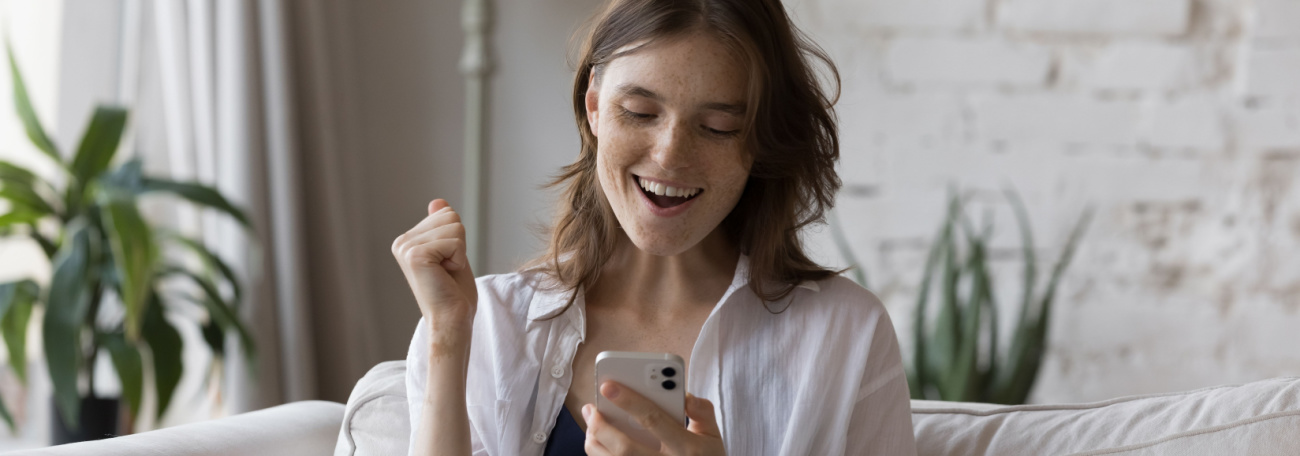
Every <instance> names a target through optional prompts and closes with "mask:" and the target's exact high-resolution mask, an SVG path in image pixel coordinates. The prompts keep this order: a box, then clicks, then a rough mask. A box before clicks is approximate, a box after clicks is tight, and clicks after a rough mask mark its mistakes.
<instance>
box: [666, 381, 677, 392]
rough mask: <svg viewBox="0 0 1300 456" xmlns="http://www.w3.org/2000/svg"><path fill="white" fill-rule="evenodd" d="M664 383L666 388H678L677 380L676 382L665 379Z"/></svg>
mask: <svg viewBox="0 0 1300 456" xmlns="http://www.w3.org/2000/svg"><path fill="white" fill-rule="evenodd" d="M663 385H664V389H666V390H671V389H674V388H677V382H674V381H672V380H664V382H663Z"/></svg>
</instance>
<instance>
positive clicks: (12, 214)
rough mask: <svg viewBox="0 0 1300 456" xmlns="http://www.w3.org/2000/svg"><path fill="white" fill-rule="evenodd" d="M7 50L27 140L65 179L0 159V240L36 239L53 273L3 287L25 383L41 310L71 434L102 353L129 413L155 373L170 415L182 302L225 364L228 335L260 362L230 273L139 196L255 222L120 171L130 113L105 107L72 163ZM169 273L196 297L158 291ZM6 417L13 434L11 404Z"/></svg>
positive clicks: (190, 192)
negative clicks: (82, 382)
mask: <svg viewBox="0 0 1300 456" xmlns="http://www.w3.org/2000/svg"><path fill="white" fill-rule="evenodd" d="M8 50H9V66H10V71H11V73H12V79H13V95H14V101H15V104H16V108H17V111H18V117H19V118H20V119H21V120H22V123H23V126H24V127H25V129H26V133H27V137H28V138H29V139H30V140H31V141H32V143H34V144H35V146H36V148H37V149H38V150H39V151H40V152H41V153H42V155H44V156H45V159H48V160H50V161H52V162H53V163H55V164H56V165H57V169H58V173H59V176H58V179H55V180H53V181H47V180H46V179H45V178H43V177H41V176H39V175H37V174H36V173H33V172H32V171H30V170H28V169H26V168H24V167H22V166H19V165H17V164H14V163H11V162H8V161H3V160H0V200H4V201H6V202H7V203H8V209H7V211H6V212H0V236H26V237H29V238H31V239H33V240H35V241H36V243H37V244H39V245H40V247H41V249H42V250H43V251H44V253H45V255H46V257H48V259H49V261H50V263H51V265H52V270H53V276H52V277H51V279H50V281H49V284H48V285H47V286H44V287H42V286H41V285H39V284H38V283H37V282H35V281H33V280H19V281H14V282H7V283H3V284H0V328H3V333H4V337H3V339H4V342H5V345H6V347H7V348H8V355H9V361H8V365H9V367H10V368H12V369H13V370H14V372H15V373H16V375H17V377H18V379H19V380H20V381H21V382H23V383H26V378H27V373H26V364H27V357H26V351H27V350H26V339H27V331H28V327H29V326H30V325H29V323H33V322H31V321H30V320H31V319H32V316H33V310H35V309H36V308H37V307H43V310H44V316H43V321H41V322H40V324H41V325H42V334H43V347H44V355H45V361H46V365H47V367H48V369H49V376H50V379H51V380H52V382H53V384H54V396H55V404H56V406H57V407H58V411H59V412H60V415H61V416H62V417H63V419H64V422H65V423H66V424H67V425H68V427H69V428H72V429H76V428H77V423H78V415H79V413H80V403H81V401H80V399H81V397H82V394H81V393H80V392H79V391H78V386H77V383H78V382H77V379H78V376H79V375H87V376H88V377H89V380H90V391H89V394H93V391H94V382H95V379H94V369H93V368H92V367H93V366H94V365H95V358H96V357H97V356H98V355H99V353H100V352H101V350H102V351H104V352H106V353H107V354H108V355H109V357H110V358H111V360H112V364H113V367H114V369H115V371H116V374H117V377H118V379H119V380H120V381H121V385H122V393H121V394H122V398H123V403H125V404H126V405H127V406H128V407H129V409H130V412H131V415H130V416H132V417H135V416H138V413H139V411H140V402H141V397H142V393H143V388H144V384H145V381H144V376H145V375H146V372H150V371H152V374H153V385H154V387H155V389H156V392H157V398H158V402H157V404H158V407H157V410H156V413H157V416H158V417H159V418H161V416H162V414H163V412H165V411H166V410H167V407H168V405H169V404H170V402H171V399H172V394H173V393H174V392H175V389H176V386H177V384H178V383H179V382H180V378H181V372H182V368H183V367H182V361H181V352H182V340H181V336H180V333H179V332H178V331H177V330H176V328H175V327H174V326H173V324H172V323H171V321H170V320H169V319H168V318H167V315H168V314H169V312H167V310H168V309H172V308H174V307H173V306H175V305H177V303H178V302H180V301H193V302H194V303H195V304H198V305H201V306H202V307H204V308H205V309H206V314H207V318H206V321H202V322H200V325H201V327H202V330H203V335H204V340H205V341H206V342H207V344H208V345H209V347H210V348H211V350H212V351H213V353H214V355H216V358H217V359H221V354H222V353H223V351H224V347H223V341H224V338H225V337H224V336H225V334H226V333H228V332H233V333H235V334H237V336H238V337H239V339H240V345H242V347H243V348H244V350H245V352H246V355H247V359H249V360H251V359H252V357H253V355H254V351H253V341H252V338H251V337H250V336H249V333H248V331H247V330H246V329H245V328H244V326H243V324H242V323H241V322H240V320H239V318H238V317H237V312H236V310H237V309H236V306H237V304H238V303H239V301H240V300H241V298H242V293H241V289H240V285H239V282H238V281H237V280H236V278H235V275H234V274H233V272H232V271H231V268H230V267H229V266H228V265H227V264H226V263H225V262H224V261H222V260H221V258H219V257H218V256H217V255H214V254H213V253H212V252H211V251H209V250H208V249H207V248H205V247H204V246H203V244H202V243H200V242H199V241H198V240H196V239H192V238H189V237H186V236H184V235H181V234H178V233H174V232H170V231H167V230H164V229H161V228H156V227H154V226H151V225H150V223H148V222H147V221H146V220H145V219H144V217H142V216H141V213H140V210H139V207H138V204H137V203H138V200H139V199H140V198H141V197H144V196H146V195H150V194H170V195H172V196H175V197H180V198H182V199H184V200H188V201H189V202H191V203H195V204H198V205H200V206H203V207H208V208H212V209H215V210H218V211H220V212H221V213H224V214H226V215H228V216H230V217H233V218H234V219H235V220H237V221H238V222H239V223H240V224H241V225H243V226H244V227H246V228H250V226H251V225H250V223H249V220H248V217H247V216H245V215H244V212H243V211H241V210H240V209H239V208H237V207H235V206H234V205H232V204H231V203H230V202H229V201H228V200H227V199H226V198H225V197H224V196H222V195H221V194H220V193H219V192H217V191H216V190H215V189H213V188H211V187H208V186H204V185H201V184H197V183H193V182H178V181H172V180H166V179H159V178H155V177H149V176H145V175H143V173H142V170H141V163H140V161H139V160H127V161H125V162H123V163H120V164H118V165H116V166H114V158H115V155H116V152H117V150H118V148H119V147H118V146H119V142H120V140H121V137H122V133H123V131H124V129H125V126H126V123H127V114H128V113H127V110H126V109H124V108H122V107H119V106H111V105H101V106H99V107H97V108H96V109H95V112H94V114H93V115H92V116H91V119H90V123H89V126H88V127H87V128H86V131H85V134H84V136H83V137H82V138H81V141H80V144H79V145H78V147H77V149H76V151H75V153H74V154H72V156H71V157H70V158H68V159H65V158H64V156H63V154H61V153H60V152H59V149H58V147H56V145H55V143H54V141H53V140H52V139H51V138H50V137H49V136H48V135H47V134H46V132H45V129H44V128H43V127H42V126H41V124H40V122H39V120H38V119H37V116H36V112H35V109H34V108H33V106H32V103H31V99H30V98H29V97H28V94H27V90H26V86H25V84H24V82H23V78H22V75H21V74H20V71H19V68H18V65H17V63H16V62H15V60H14V58H13V52H12V49H8ZM56 183H59V184H61V185H56ZM168 247H174V248H177V249H181V250H183V251H188V252H190V253H192V254H193V255H192V256H190V258H191V259H196V260H197V261H190V262H189V263H184V264H183V263H178V262H175V261H173V260H172V259H171V258H169V256H164V255H162V254H161V253H162V252H163V251H164V249H165V248H168ZM195 265H197V266H195ZM172 277H176V278H179V279H178V281H182V282H190V283H192V284H193V285H194V286H193V287H191V289H192V290H195V292H193V293H177V294H161V293H160V292H159V291H160V287H159V284H160V282H161V281H163V280H164V279H168V278H172ZM168 290H171V288H168ZM109 303H120V304H121V306H122V308H123V311H122V312H121V314H122V317H121V319H120V321H117V322H115V323H105V322H104V321H102V319H101V317H100V313H101V310H102V309H103V308H104V307H106V306H108V305H110V304H109ZM146 351H147V354H148V356H144V354H145V353H146ZM250 362H251V361H250ZM0 418H2V419H3V420H4V421H5V422H6V424H7V425H8V427H9V429H10V431H11V432H13V431H15V424H14V420H13V417H12V416H11V414H10V412H9V410H8V408H7V407H6V405H5V404H4V403H3V401H2V400H0Z"/></svg>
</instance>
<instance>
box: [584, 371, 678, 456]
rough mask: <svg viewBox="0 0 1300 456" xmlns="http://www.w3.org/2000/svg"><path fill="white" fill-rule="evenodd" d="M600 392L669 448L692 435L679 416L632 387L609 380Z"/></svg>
mask: <svg viewBox="0 0 1300 456" xmlns="http://www.w3.org/2000/svg"><path fill="white" fill-rule="evenodd" d="M600 394H601V395H602V396H605V398H607V399H609V401H610V402H613V403H614V405H617V406H618V407H619V408H621V409H623V410H624V411H626V412H627V414H628V415H631V416H632V418H633V419H635V420H636V421H637V423H639V424H641V427H643V428H645V429H646V430H647V431H650V433H651V434H654V436H655V437H656V438H658V439H659V441H660V442H662V443H663V444H664V445H667V446H668V447H669V448H673V449H677V448H678V447H679V446H680V445H681V444H682V442H685V441H686V440H687V438H688V437H690V436H691V433H690V432H687V431H686V426H685V425H683V424H682V423H681V422H680V421H677V418H675V417H673V416H671V415H669V414H668V412H665V411H664V410H663V409H662V408H659V405H658V404H655V403H654V401H651V400H650V399H647V398H646V397H645V396H642V395H641V394H640V393H637V392H636V391H633V390H632V388H628V387H626V386H623V385H620V384H618V382H615V381H607V382H605V383H602V384H601V385H600Z"/></svg>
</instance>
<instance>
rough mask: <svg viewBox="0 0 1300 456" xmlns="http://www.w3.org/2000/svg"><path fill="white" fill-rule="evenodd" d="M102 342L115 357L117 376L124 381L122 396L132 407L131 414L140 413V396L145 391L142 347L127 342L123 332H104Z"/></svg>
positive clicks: (136, 414) (114, 365) (137, 414)
mask: <svg viewBox="0 0 1300 456" xmlns="http://www.w3.org/2000/svg"><path fill="white" fill-rule="evenodd" d="M100 342H102V343H103V344H104V347H105V348H107V349H108V354H109V355H111V356H112V357H113V367H114V368H115V369H116V370H117V378H118V379H120V380H121V381H122V398H123V399H125V400H126V403H127V405H129V406H130V407H131V416H139V414H140V397H141V393H142V392H143V391H144V360H143V359H141V357H140V349H138V348H136V346H135V345H133V344H131V343H130V342H127V340H126V338H125V337H123V335H122V333H111V334H103V335H102V336H101V339H100Z"/></svg>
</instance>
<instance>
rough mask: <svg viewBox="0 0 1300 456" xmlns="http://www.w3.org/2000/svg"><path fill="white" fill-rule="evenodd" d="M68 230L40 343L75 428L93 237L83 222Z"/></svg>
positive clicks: (58, 397) (66, 414)
mask: <svg viewBox="0 0 1300 456" xmlns="http://www.w3.org/2000/svg"><path fill="white" fill-rule="evenodd" d="M82 220H83V219H76V221H75V222H74V223H73V224H72V226H71V227H70V228H69V232H70V234H69V235H68V239H67V240H66V241H65V242H64V245H63V247H62V249H60V250H59V253H58V255H57V257H56V258H55V260H54V276H53V277H52V278H51V279H50V288H49V294H48V297H47V298H46V299H45V321H44V325H43V331H44V333H43V340H44V346H45V362H46V366H47V367H48V368H49V371H50V380H51V381H52V382H53V383H54V398H55V402H56V403H57V405H58V407H59V410H60V411H61V412H62V414H63V418H64V422H65V424H67V425H68V427H69V428H72V429H76V428H77V423H78V417H79V416H80V413H81V400H80V398H81V395H80V394H79V393H78V392H77V372H78V368H79V367H80V366H81V362H82V353H81V330H82V328H83V326H84V325H85V322H86V314H87V313H88V311H89V307H90V296H91V290H90V289H89V286H90V283H89V279H90V276H91V271H90V265H91V264H92V258H93V256H94V252H93V250H94V249H95V247H96V246H95V245H94V242H95V237H94V236H91V233H90V229H89V228H88V227H87V226H86V225H85V223H84V222H83V221H82Z"/></svg>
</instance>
